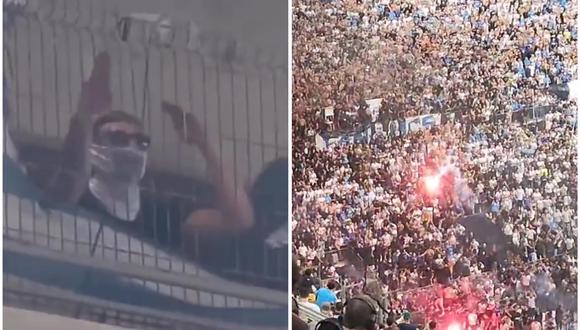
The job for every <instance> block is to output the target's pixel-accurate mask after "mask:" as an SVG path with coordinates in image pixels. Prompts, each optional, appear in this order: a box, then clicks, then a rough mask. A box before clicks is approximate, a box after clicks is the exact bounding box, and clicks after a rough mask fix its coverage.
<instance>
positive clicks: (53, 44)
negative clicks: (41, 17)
mask: <svg viewBox="0 0 580 330" xmlns="http://www.w3.org/2000/svg"><path fill="white" fill-rule="evenodd" d="M52 36H53V43H52V48H53V52H54V91H55V98H54V99H55V103H56V136H58V137H60V109H61V107H60V104H59V103H60V102H59V98H60V94H59V88H58V60H57V59H58V52H57V49H56V43H57V39H56V25H53V26H52Z"/></svg>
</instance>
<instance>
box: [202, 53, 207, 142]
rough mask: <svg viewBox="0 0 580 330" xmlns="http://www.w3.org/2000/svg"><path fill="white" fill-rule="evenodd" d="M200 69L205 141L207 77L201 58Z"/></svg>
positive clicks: (203, 61)
mask: <svg viewBox="0 0 580 330" xmlns="http://www.w3.org/2000/svg"><path fill="white" fill-rule="evenodd" d="M201 69H202V81H203V93H201V95H202V103H203V133H204V135H205V140H206V141H207V140H208V132H207V77H206V72H205V60H204V58H203V56H202V57H201Z"/></svg>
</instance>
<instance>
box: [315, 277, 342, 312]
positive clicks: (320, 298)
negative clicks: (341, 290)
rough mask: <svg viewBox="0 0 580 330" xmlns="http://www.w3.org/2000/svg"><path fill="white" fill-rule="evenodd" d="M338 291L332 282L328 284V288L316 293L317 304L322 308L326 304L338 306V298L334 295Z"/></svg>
mask: <svg viewBox="0 0 580 330" xmlns="http://www.w3.org/2000/svg"><path fill="white" fill-rule="evenodd" d="M334 290H336V283H335V282H334V281H332V280H330V281H329V282H328V284H326V288H320V289H319V290H318V291H317V292H316V304H317V305H318V306H320V307H322V305H324V304H329V303H330V304H336V301H337V298H336V294H335V293H334Z"/></svg>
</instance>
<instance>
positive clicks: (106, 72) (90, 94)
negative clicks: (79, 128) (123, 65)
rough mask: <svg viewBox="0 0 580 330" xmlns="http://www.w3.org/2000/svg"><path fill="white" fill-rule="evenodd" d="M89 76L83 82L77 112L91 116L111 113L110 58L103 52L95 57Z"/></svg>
mask: <svg viewBox="0 0 580 330" xmlns="http://www.w3.org/2000/svg"><path fill="white" fill-rule="evenodd" d="M94 62H95V63H94V65H93V70H92V72H91V76H90V77H89V79H88V80H87V81H85V82H83V85H82V89H81V97H80V100H79V109H78V112H84V113H88V114H92V115H97V114H102V113H105V112H108V111H111V108H112V103H113V96H112V93H111V82H110V81H111V57H110V56H109V54H108V53H107V52H106V51H104V52H101V53H99V54H98V55H97V56H96V57H95V61H94Z"/></svg>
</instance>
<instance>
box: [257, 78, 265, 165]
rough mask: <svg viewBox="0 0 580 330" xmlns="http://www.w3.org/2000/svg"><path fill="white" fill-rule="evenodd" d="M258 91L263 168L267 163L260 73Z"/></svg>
mask: <svg viewBox="0 0 580 330" xmlns="http://www.w3.org/2000/svg"><path fill="white" fill-rule="evenodd" d="M258 89H259V91H260V96H259V97H260V145H261V147H262V166H264V164H265V163H266V150H265V149H266V145H265V144H266V142H265V141H264V100H263V98H262V93H263V91H262V89H263V87H262V74H261V72H259V71H258Z"/></svg>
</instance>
